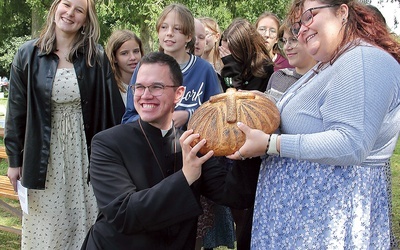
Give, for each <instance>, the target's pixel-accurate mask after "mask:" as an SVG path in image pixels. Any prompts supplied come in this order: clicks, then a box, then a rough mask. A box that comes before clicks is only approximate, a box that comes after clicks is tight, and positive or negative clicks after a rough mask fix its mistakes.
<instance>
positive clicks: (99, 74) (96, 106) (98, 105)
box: [4, 40, 125, 189]
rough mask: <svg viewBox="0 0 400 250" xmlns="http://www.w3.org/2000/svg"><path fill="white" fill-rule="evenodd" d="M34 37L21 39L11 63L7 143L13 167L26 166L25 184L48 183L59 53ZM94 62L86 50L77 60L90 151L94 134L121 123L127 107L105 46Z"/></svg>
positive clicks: (39, 186) (40, 187)
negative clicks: (88, 61)
mask: <svg viewBox="0 0 400 250" xmlns="http://www.w3.org/2000/svg"><path fill="white" fill-rule="evenodd" d="M35 42H36V40H31V41H29V42H27V43H25V44H24V45H22V46H21V47H20V48H19V50H18V52H17V53H16V55H15V57H14V60H13V63H12V65H11V74H10V84H9V96H8V104H7V116H6V125H5V137H4V143H5V146H6V152H7V155H8V160H9V167H12V168H13V167H21V166H22V185H23V186H25V187H27V188H31V189H44V188H45V181H46V173H47V165H48V159H49V153H50V135H51V93H52V87H53V80H54V77H55V74H56V70H57V65H58V61H59V58H58V56H57V55H56V54H54V53H50V54H48V55H47V54H44V53H42V52H41V51H40V50H39V48H38V47H36V46H35ZM98 50H99V53H98V55H97V58H96V63H95V64H94V66H93V67H88V66H86V59H85V58H84V56H83V54H82V53H78V56H75V57H74V60H73V65H74V68H75V72H76V76H77V78H78V85H79V90H80V94H81V105H82V113H83V121H84V126H85V135H86V141H87V145H88V151H89V152H88V153H89V155H90V144H91V141H92V137H93V136H94V134H96V133H97V132H99V131H101V130H104V129H106V128H110V127H112V126H114V125H116V124H119V123H120V121H121V118H122V115H123V113H124V111H125V107H124V104H123V101H122V98H121V95H120V93H119V90H118V87H117V85H116V84H115V80H114V76H113V74H112V71H111V66H110V62H109V60H108V59H107V57H106V55H105V53H104V50H103V48H102V47H101V46H100V45H99V46H98Z"/></svg>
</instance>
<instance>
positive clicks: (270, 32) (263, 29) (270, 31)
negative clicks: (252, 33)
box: [257, 26, 277, 39]
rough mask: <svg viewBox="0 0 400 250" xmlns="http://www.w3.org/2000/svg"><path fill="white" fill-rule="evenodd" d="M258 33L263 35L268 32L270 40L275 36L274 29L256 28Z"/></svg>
mask: <svg viewBox="0 0 400 250" xmlns="http://www.w3.org/2000/svg"><path fill="white" fill-rule="evenodd" d="M257 31H258V33H260V34H261V35H265V34H266V33H267V31H268V36H269V37H270V38H272V39H273V38H275V37H276V36H277V32H276V29H274V28H267V27H265V26H260V27H258V28H257Z"/></svg>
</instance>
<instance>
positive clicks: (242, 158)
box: [238, 150, 246, 161]
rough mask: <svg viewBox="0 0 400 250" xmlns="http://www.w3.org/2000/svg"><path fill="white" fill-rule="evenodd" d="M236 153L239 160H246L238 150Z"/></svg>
mask: <svg viewBox="0 0 400 250" xmlns="http://www.w3.org/2000/svg"><path fill="white" fill-rule="evenodd" d="M238 153H239V156H240V159H241V160H242V161H244V160H246V158H244V156H243V155H242V154H241V153H240V151H239V150H238Z"/></svg>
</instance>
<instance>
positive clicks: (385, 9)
mask: <svg viewBox="0 0 400 250" xmlns="http://www.w3.org/2000/svg"><path fill="white" fill-rule="evenodd" d="M379 2H381V3H379ZM371 4H372V5H374V6H375V7H377V8H378V9H379V10H380V11H381V12H382V15H383V16H384V17H385V19H386V23H387V25H388V26H389V28H390V29H391V31H392V32H394V33H396V34H398V35H400V23H399V22H400V2H398V1H393V3H392V2H391V1H390V0H389V1H388V2H387V1H385V0H384V1H380V0H371ZM395 17H397V20H396V19H395ZM396 21H397V24H396Z"/></svg>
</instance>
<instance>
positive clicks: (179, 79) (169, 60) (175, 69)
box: [138, 52, 183, 86]
mask: <svg viewBox="0 0 400 250" xmlns="http://www.w3.org/2000/svg"><path fill="white" fill-rule="evenodd" d="M155 63H158V64H161V65H167V66H168V67H169V71H170V73H171V74H170V77H171V80H172V82H173V83H174V86H182V84H183V76H182V71H181V68H180V67H179V64H178V62H177V61H176V60H175V58H173V57H172V56H169V55H167V54H165V53H163V52H150V53H148V54H146V55H145V56H143V57H142V59H141V60H140V64H139V65H138V70H139V69H140V66H141V65H143V64H155ZM154 74H157V72H154Z"/></svg>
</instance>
